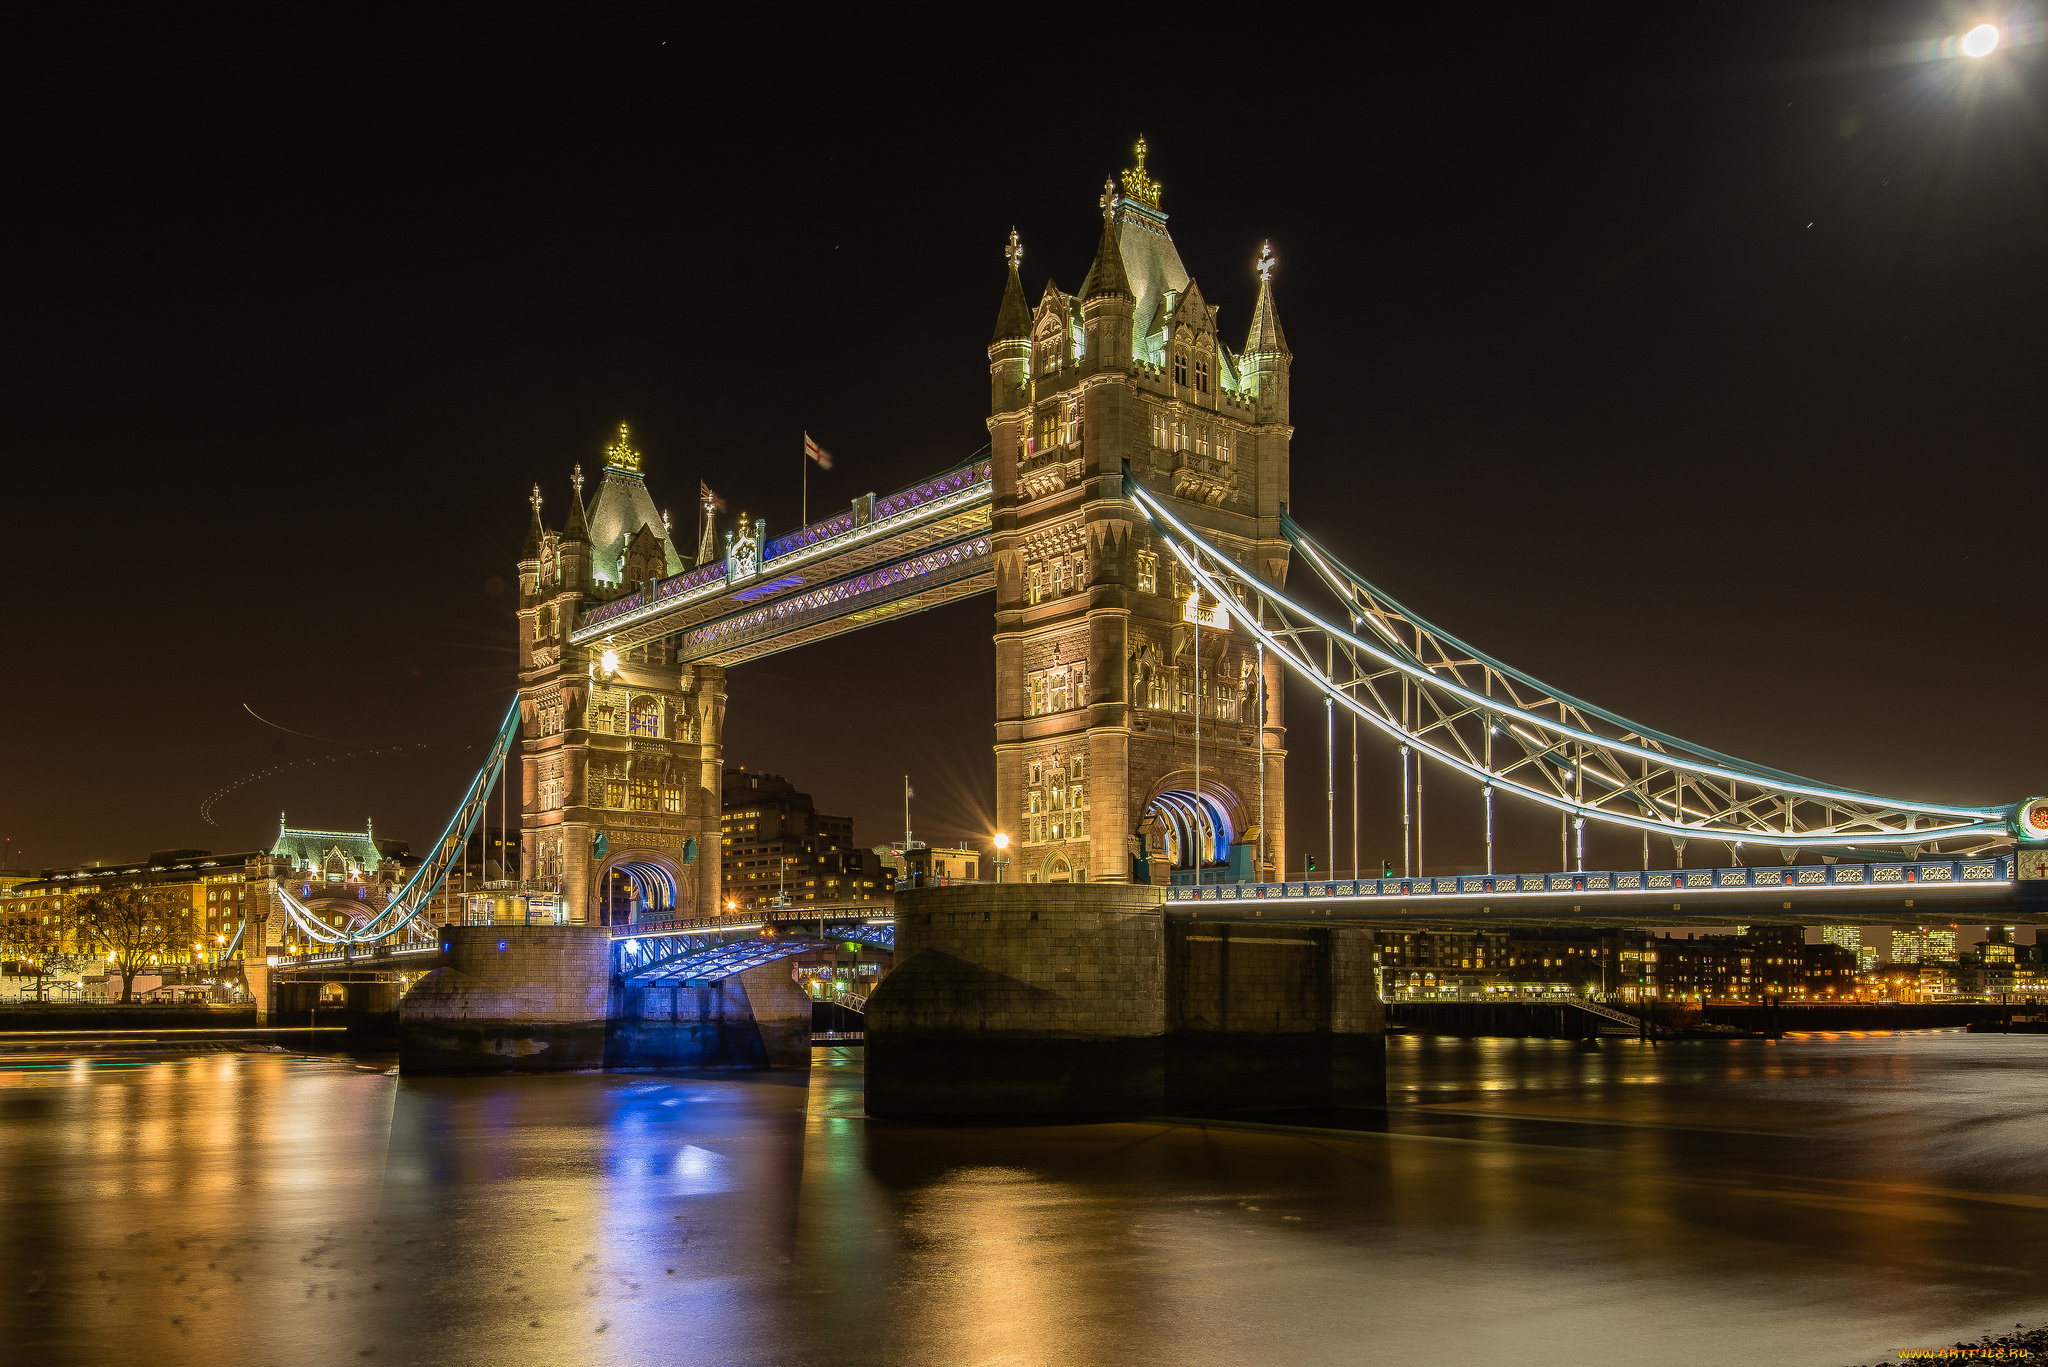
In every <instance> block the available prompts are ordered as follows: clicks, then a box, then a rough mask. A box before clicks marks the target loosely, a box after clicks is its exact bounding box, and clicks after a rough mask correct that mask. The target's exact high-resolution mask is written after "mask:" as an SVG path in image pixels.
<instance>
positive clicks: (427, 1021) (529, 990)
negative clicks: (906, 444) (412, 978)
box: [398, 925, 611, 1073]
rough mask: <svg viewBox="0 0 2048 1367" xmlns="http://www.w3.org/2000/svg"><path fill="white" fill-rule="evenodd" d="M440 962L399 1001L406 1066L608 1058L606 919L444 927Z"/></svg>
mask: <svg viewBox="0 0 2048 1367" xmlns="http://www.w3.org/2000/svg"><path fill="white" fill-rule="evenodd" d="M441 942H442V943H443V944H444V945H446V946H447V947H448V948H447V951H446V953H445V954H444V956H443V965H442V966H441V967H439V968H436V969H434V970H433V971H432V972H430V973H428V974H427V975H426V976H425V977H424V978H422V979H420V981H419V982H418V983H416V984H414V986H413V989H412V991H410V992H408V993H406V994H405V997H404V999H403V1000H402V1001H401V1002H400V1003H399V1006H398V1024H399V1067H400V1068H402V1069H403V1070H404V1071H406V1072H409V1073H552V1072H578V1071H585V1070H596V1069H600V1068H602V1067H603V1066H604V1061H605V1036H606V1033H607V1030H608V1027H609V1019H610V1015H611V939H610V933H609V932H608V931H607V930H606V929H605V928H604V927H603V926H573V925H572V926H444V927H442V929H441Z"/></svg>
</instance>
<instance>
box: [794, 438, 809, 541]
mask: <svg viewBox="0 0 2048 1367" xmlns="http://www.w3.org/2000/svg"><path fill="white" fill-rule="evenodd" d="M810 439H811V434H810V433H808V432H806V433H804V442H805V443H806V444H805V447H804V454H803V462H804V498H803V503H802V505H801V506H802V510H803V516H802V519H801V520H800V521H799V522H798V523H797V524H796V525H797V529H798V530H799V531H801V530H802V529H803V528H805V527H808V526H810V525H811V451H810V446H809V442H810Z"/></svg>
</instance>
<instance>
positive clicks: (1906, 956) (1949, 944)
mask: <svg viewBox="0 0 2048 1367" xmlns="http://www.w3.org/2000/svg"><path fill="white" fill-rule="evenodd" d="M1955 957H1956V932H1955V927H1954V926H1947V927H1943V928H1940V929H1936V928H1934V927H1931V926H1915V927H1913V928H1912V929H1911V930H1900V929H1897V928H1894V929H1893V930H1892V962H1893V963H1895V964H1924V963H1937V962H1942V963H1945V962H1948V961H1950V960H1953V959H1954V958H1955Z"/></svg>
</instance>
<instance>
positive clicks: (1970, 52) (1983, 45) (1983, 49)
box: [1963, 24, 1998, 57]
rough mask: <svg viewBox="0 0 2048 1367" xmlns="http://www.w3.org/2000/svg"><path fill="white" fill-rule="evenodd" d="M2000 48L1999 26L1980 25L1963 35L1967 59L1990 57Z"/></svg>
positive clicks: (1964, 53)
mask: <svg viewBox="0 0 2048 1367" xmlns="http://www.w3.org/2000/svg"><path fill="white" fill-rule="evenodd" d="M1997 47H1998V26H1997V25H1995V24H1979V25H1977V27H1975V28H1973V29H1971V30H1970V31H1969V32H1968V33H1965V34H1964V35H1963V55H1964V56H1965V57H1989V56H1990V55H1991V54H1992V52H1993V51H1994V50H1996V48H1997Z"/></svg>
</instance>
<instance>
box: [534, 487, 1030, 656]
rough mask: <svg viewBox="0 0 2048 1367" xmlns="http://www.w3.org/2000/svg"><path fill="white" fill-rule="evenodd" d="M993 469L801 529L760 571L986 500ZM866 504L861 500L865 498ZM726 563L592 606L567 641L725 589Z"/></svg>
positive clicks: (779, 541)
mask: <svg viewBox="0 0 2048 1367" xmlns="http://www.w3.org/2000/svg"><path fill="white" fill-rule="evenodd" d="M993 473H994V465H993V463H992V462H991V461H990V460H989V458H988V457H986V456H983V457H980V458H978V459H972V460H968V461H965V462H963V463H961V464H959V465H956V466H954V467H953V468H952V469H950V470H946V471H943V472H941V473H940V474H937V475H934V476H932V477H931V478H930V479H927V480H920V481H919V482H918V483H916V484H912V485H908V486H906V487H905V488H902V489H898V490H897V491H896V492H895V493H892V494H888V495H885V496H883V497H880V498H876V499H875V500H874V501H873V505H872V509H871V511H870V512H869V513H868V516H867V517H866V518H861V517H859V516H856V515H855V514H854V513H853V512H852V511H851V510H848V511H845V512H835V513H833V514H832V515H831V516H830V517H826V518H823V519H821V520H820V521H817V522H813V523H812V524H810V525H809V526H807V527H799V528H797V529H796V530H794V531H792V532H787V533H785V534H784V535H782V536H779V537H777V538H775V539H774V540H773V541H770V542H769V543H768V544H767V545H766V546H764V547H762V550H761V573H762V575H763V576H766V575H767V574H768V573H769V571H770V569H771V567H772V568H778V569H780V568H788V567H790V566H793V565H796V564H799V563H802V562H804V561H807V560H810V559H814V558H816V557H818V556H821V555H826V554H830V553H832V552H833V551H835V550H836V549H837V548H838V546H839V545H840V544H842V543H845V544H851V543H852V542H854V541H856V540H857V539H860V538H864V537H869V536H875V535H884V534H887V533H889V532H891V531H894V530H896V529H897V528H898V527H899V526H901V525H903V524H904V523H905V522H906V521H912V522H914V521H918V520H921V519H922V518H924V517H929V516H937V515H942V514H944V513H947V512H950V511H952V510H954V509H955V508H958V507H961V506H963V505H967V504H973V503H978V502H984V501H986V500H987V499H988V498H989V496H990V494H991V493H992V491H993V489H994V483H993ZM863 501H865V500H863ZM725 587H726V585H725V561H724V560H722V559H720V560H712V561H708V562H706V563H705V564H702V565H699V566H698V567H697V568H695V569H693V570H690V571H688V572H686V573H683V574H678V575H674V576H671V577H670V578H667V579H663V580H661V581H660V582H659V583H658V584H656V585H655V587H654V593H653V596H652V598H650V597H649V596H648V594H647V591H646V590H645V589H640V590H636V591H634V592H632V593H629V594H626V595H624V596H622V597H619V598H615V599H613V600H612V601H611V602H609V603H605V604H602V605H600V606H598V607H595V608H592V609H591V610H590V611H589V612H587V613H585V614H583V616H582V617H581V618H580V619H579V620H578V621H577V623H576V627H575V630H574V631H573V632H571V633H570V637H569V639H570V640H571V641H572V642H575V643H577V644H582V643H584V642H586V641H588V640H590V639H591V637H592V635H593V634H594V633H596V632H597V631H598V630H600V629H601V628H604V627H613V628H617V627H619V626H620V625H622V624H623V623H624V622H626V621H627V620H628V619H630V618H637V617H639V616H641V615H643V614H644V613H647V612H651V611H655V610H662V609H668V608H675V607H681V606H683V605H685V604H687V603H693V602H697V601H700V600H702V599H707V598H715V597H717V596H718V595H719V594H721V593H723V592H724V591H725Z"/></svg>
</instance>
